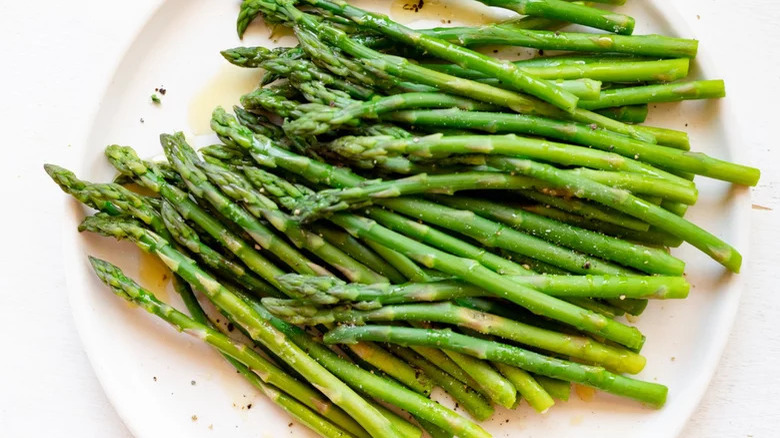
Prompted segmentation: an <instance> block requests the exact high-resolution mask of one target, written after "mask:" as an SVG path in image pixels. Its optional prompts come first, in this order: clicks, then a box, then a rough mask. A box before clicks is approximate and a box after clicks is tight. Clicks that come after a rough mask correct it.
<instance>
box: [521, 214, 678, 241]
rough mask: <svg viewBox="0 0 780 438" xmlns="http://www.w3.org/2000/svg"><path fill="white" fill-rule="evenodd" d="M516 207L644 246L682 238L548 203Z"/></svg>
mask: <svg viewBox="0 0 780 438" xmlns="http://www.w3.org/2000/svg"><path fill="white" fill-rule="evenodd" d="M518 207H519V208H522V209H523V210H525V211H528V212H531V213H534V214H537V215H539V216H544V217H547V218H550V219H555V220H556V221H558V222H562V223H564V224H569V225H574V226H576V227H579V228H584V229H588V230H592V231H596V232H598V233H601V234H605V235H608V236H615V237H619V238H622V239H626V240H628V241H630V242H639V243H640V244H642V245H645V246H653V247H665V246H666V247H678V246H680V245H681V244H682V239H680V238H678V237H674V236H671V235H669V234H668V233H665V232H659V231H658V230H656V229H654V228H653V229H648V230H646V231H633V230H629V229H626V228H623V227H619V226H615V225H612V224H609V223H606V222H601V221H595V220H590V219H587V218H585V217H583V216H579V215H576V214H571V213H567V212H566V211H563V210H558V209H556V208H553V207H552V206H550V205H541V204H537V205H519V206H518Z"/></svg>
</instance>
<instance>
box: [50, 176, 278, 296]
mask: <svg viewBox="0 0 780 438" xmlns="http://www.w3.org/2000/svg"><path fill="white" fill-rule="evenodd" d="M44 168H45V169H46V172H47V173H48V174H49V176H51V178H52V179H53V180H54V181H55V182H56V183H57V184H58V185H59V186H60V188H61V189H62V190H63V191H65V193H68V194H70V195H72V196H73V197H75V198H76V199H78V200H79V201H81V202H82V203H84V204H86V205H88V206H90V207H93V208H95V209H98V210H101V211H103V212H105V213H107V214H111V215H114V216H116V215H119V214H123V213H124V214H129V215H131V216H132V217H134V218H136V219H138V220H140V221H141V222H143V223H145V224H146V225H148V226H150V227H151V228H152V229H153V230H154V231H155V232H157V233H159V234H160V235H162V236H164V237H166V238H168V239H176V241H177V242H179V244H181V245H182V246H184V247H186V248H187V249H189V250H190V251H191V252H192V253H193V254H195V255H197V256H198V258H199V259H200V260H202V261H203V262H204V263H205V264H206V265H208V266H209V267H211V268H212V269H215V270H216V271H218V272H222V273H224V274H226V275H228V276H229V277H230V278H232V279H234V280H237V281H238V282H239V283H241V284H242V285H243V286H244V287H246V288H247V289H248V290H250V291H253V292H256V293H260V294H263V295H271V296H273V295H274V294H275V293H276V291H275V290H274V289H273V288H272V287H271V286H270V285H269V284H268V283H266V282H264V281H263V280H261V279H259V278H257V277H256V276H254V275H252V274H250V273H248V272H246V270H245V269H244V267H243V266H241V265H239V264H237V263H235V262H233V261H231V260H229V259H227V258H225V257H224V256H223V255H221V254H220V253H219V252H217V251H214V250H213V249H211V248H210V247H208V246H207V245H204V244H202V243H201V242H200V239H199V238H198V236H197V235H195V234H194V232H193V230H192V229H191V228H189V227H188V226H187V225H186V224H184V222H183V220H182V221H176V220H175V218H174V217H173V216H172V213H171V212H170V211H168V210H166V209H165V208H163V210H162V215H161V214H160V212H158V211H157V209H156V208H154V207H152V206H151V205H150V203H149V198H145V197H142V196H140V195H138V194H136V193H133V192H131V191H130V190H128V189H126V188H124V187H122V186H119V185H117V184H93V183H89V182H86V181H82V180H80V179H78V178H77V177H76V175H75V174H73V172H71V171H69V170H67V169H64V168H62V167H59V166H55V165H52V164H47V165H45V166H44ZM163 207H165V206H164V205H163ZM166 211H168V214H167V215H166ZM177 216H178V215H177ZM179 218H180V217H179ZM174 224H175V225H176V226H175V227H173V228H172V229H171V230H170V232H169V229H168V228H169V226H170V225H174ZM185 227H186V228H185ZM277 296H278V293H277Z"/></svg>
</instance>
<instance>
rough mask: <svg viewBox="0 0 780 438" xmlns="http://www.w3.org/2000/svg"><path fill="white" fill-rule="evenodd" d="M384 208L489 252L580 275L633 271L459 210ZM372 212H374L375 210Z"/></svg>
mask: <svg viewBox="0 0 780 438" xmlns="http://www.w3.org/2000/svg"><path fill="white" fill-rule="evenodd" d="M381 204H382V205H383V206H385V207H388V208H390V209H392V210H394V211H396V212H398V213H401V214H404V215H407V216H410V217H414V218H415V219H417V220H422V221H424V222H426V223H429V224H433V225H438V226H441V227H445V228H446V229H449V230H452V231H455V232H458V233H461V234H464V235H466V236H469V237H471V238H473V239H475V240H477V241H478V242H479V243H480V244H482V245H484V246H487V247H490V248H503V249H506V250H508V251H511V252H513V253H518V254H522V255H525V256H528V257H531V258H534V259H537V260H541V261H543V262H545V263H549V264H551V265H553V266H558V267H561V268H563V269H565V270H567V271H569V272H573V273H578V274H589V273H593V274H613V275H614V274H622V275H626V274H631V273H632V272H633V271H632V270H630V269H627V268H623V267H621V266H618V265H616V264H613V263H609V262H606V261H603V260H600V259H597V258H594V257H590V256H586V255H583V254H578V253H575V252H572V251H570V250H568V249H565V248H562V247H560V246H557V245H554V244H551V243H549V242H547V241H546V240H543V239H540V238H538V237H534V236H531V235H528V234H525V233H522V232H519V231H517V230H514V229H513V228H510V227H507V226H504V225H502V224H500V223H497V222H493V221H491V220H489V219H485V218H483V217H481V216H478V215H476V214H474V213H473V212H470V211H467V210H457V209H454V208H449V207H446V206H443V205H439V204H434V203H432V202H428V201H424V200H418V199H417V198H403V199H385V200H382V201H381ZM372 212H373V210H372Z"/></svg>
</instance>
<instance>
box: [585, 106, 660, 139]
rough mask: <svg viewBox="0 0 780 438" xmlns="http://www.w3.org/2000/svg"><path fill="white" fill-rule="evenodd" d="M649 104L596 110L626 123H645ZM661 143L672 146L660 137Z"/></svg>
mask: <svg viewBox="0 0 780 438" xmlns="http://www.w3.org/2000/svg"><path fill="white" fill-rule="evenodd" d="M648 109H649V108H648V105H629V106H614V107H611V108H604V109H600V110H598V111H596V112H597V113H599V114H601V115H604V116H607V117H609V118H610V119H615V120H620V121H621V122H625V123H644V121H645V120H646V119H647V112H648ZM656 139H657V140H658V142H659V144H662V145H664V146H670V147H671V145H669V144H666V143H664V142H663V141H661V140H659V139H658V136H656Z"/></svg>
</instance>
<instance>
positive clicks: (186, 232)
mask: <svg viewBox="0 0 780 438" xmlns="http://www.w3.org/2000/svg"><path fill="white" fill-rule="evenodd" d="M161 215H162V219H163V221H164V222H165V227H166V228H167V229H168V231H169V233H170V236H171V238H172V239H173V240H175V241H176V242H177V243H178V244H180V245H182V246H183V247H185V248H187V249H189V250H190V252H191V253H193V254H196V255H197V256H198V258H199V259H200V260H202V261H203V262H204V264H205V265H206V266H209V267H211V268H212V269H214V270H216V271H217V272H221V273H223V275H225V278H227V279H229V280H233V281H236V282H237V283H238V284H239V285H241V286H242V287H244V288H246V289H247V290H249V291H251V292H253V293H255V294H258V295H260V296H279V292H278V290H276V289H275V288H274V287H273V286H271V285H270V284H268V283H266V282H265V281H263V280H262V279H260V278H258V277H257V276H255V275H253V274H251V273H250V272H247V270H246V269H245V268H244V266H242V265H241V264H239V263H236V262H235V261H232V260H230V259H227V258H226V257H225V256H223V255H222V254H220V253H219V252H217V251H215V250H213V249H212V248H211V247H209V246H208V245H205V244H203V243H202V242H201V240H200V237H199V236H198V234H197V233H196V232H195V230H193V229H192V228H191V227H190V226H189V225H187V223H186V222H185V220H184V218H183V217H182V216H181V215H180V214H179V213H178V212H177V211H176V209H175V208H174V207H173V206H172V205H171V204H170V203H169V202H167V201H165V202H163V204H162V209H161Z"/></svg>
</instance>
